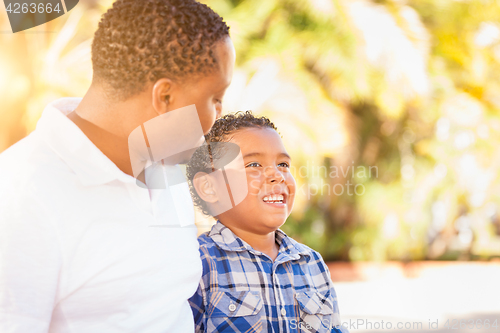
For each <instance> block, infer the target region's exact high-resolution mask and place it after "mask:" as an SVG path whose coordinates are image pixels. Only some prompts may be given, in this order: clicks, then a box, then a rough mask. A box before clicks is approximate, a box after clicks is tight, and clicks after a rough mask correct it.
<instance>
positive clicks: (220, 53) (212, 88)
mask: <svg viewBox="0 0 500 333" xmlns="http://www.w3.org/2000/svg"><path fill="white" fill-rule="evenodd" d="M214 55H215V58H216V59H217V64H216V66H217V69H216V70H214V71H213V72H212V73H210V74H208V75H206V76H200V77H199V78H198V79H193V80H190V81H189V82H188V83H185V84H183V85H182V86H181V89H179V90H178V92H177V93H176V98H175V101H174V102H173V103H172V104H171V105H169V109H171V110H175V109H177V108H181V107H184V106H187V105H192V104H195V105H196V110H197V111H198V117H199V119H200V123H201V127H202V129H203V133H204V134H207V133H208V132H209V131H210V128H212V125H213V124H214V122H215V119H216V118H217V117H219V116H220V115H221V113H222V99H223V98H224V94H225V93H226V89H227V87H228V86H229V84H230V83H231V79H232V77H233V69H234V61H235V51H234V46H233V43H232V41H231V39H230V38H229V37H227V38H225V39H224V40H222V41H219V42H217V44H216V45H215V48H214Z"/></svg>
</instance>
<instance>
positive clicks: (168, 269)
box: [0, 0, 234, 333]
mask: <svg viewBox="0 0 500 333" xmlns="http://www.w3.org/2000/svg"><path fill="white" fill-rule="evenodd" d="M92 64H93V69H94V75H93V80H92V84H91V87H90V88H89V90H88V92H87V93H86V95H85V96H84V97H83V99H77V98H66V99H61V100H58V101H55V102H53V103H51V104H50V105H49V106H47V108H46V109H45V110H44V112H43V114H42V117H41V119H40V121H39V122H38V124H37V128H36V130H35V131H34V132H33V133H31V134H30V135H29V136H28V137H27V138H25V139H23V140H21V141H20V142H18V143H17V144H15V145H14V146H12V147H11V148H9V149H8V150H7V151H5V152H4V153H2V154H0V172H1V174H0V332H2V333H10V332H16V333H17V332H22V333H38V332H51V333H58V332H72V333H73V332H84V333H89V332H103V333H112V332H133V333H148V332H151V333H156V332H182V333H185V332H192V331H193V330H194V323H193V318H192V313H191V310H190V308H189V305H188V302H187V299H188V298H189V297H190V296H191V295H192V294H193V293H194V292H195V291H196V288H197V286H198V283H199V280H200V276H201V263H200V259H199V255H198V244H197V241H196V229H195V228H193V227H189V221H187V222H186V220H189V219H191V220H192V219H193V213H192V209H193V208H192V203H191V201H190V198H189V197H188V196H186V195H183V193H188V191H189V190H188V189H187V184H185V183H184V184H182V186H185V187H186V190H185V191H184V190H182V189H180V190H179V191H178V192H177V193H171V192H168V191H169V189H168V188H167V189H155V190H153V189H148V188H147V187H146V186H138V184H142V183H145V184H146V185H147V183H148V181H147V178H148V175H147V174H145V173H141V175H140V176H139V177H138V179H136V178H135V177H134V176H137V175H135V174H134V172H133V170H132V162H131V155H130V154H129V153H130V152H129V146H128V138H129V136H130V134H131V133H132V132H133V131H134V130H135V129H137V128H140V127H141V126H142V128H144V126H143V124H144V123H147V122H150V121H152V120H153V121H154V119H156V118H159V117H161V116H162V115H163V116H164V115H168V114H169V113H170V112H174V111H175V110H178V109H180V108H183V107H187V106H192V105H194V106H195V107H196V112H197V115H198V117H199V122H200V125H201V128H202V131H203V132H204V133H207V132H208V131H209V129H210V128H211V126H212V125H213V122H214V121H215V118H216V115H217V114H220V112H221V103H222V102H221V100H222V98H223V96H224V93H225V90H226V88H227V87H228V85H229V83H230V80H231V77H232V71H233V66H234V48H233V45H232V43H231V40H230V38H229V30H228V27H227V25H226V24H225V23H224V22H223V20H222V19H221V18H220V17H219V16H218V15H217V14H216V13H214V12H213V11H212V10H211V9H210V8H208V7H207V6H205V5H202V4H200V3H197V2H196V1H194V0H147V1H137V0H118V1H116V2H115V3H114V4H113V7H112V8H111V9H109V10H108V11H107V13H105V14H104V15H103V17H102V20H101V22H100V23H99V28H98V30H97V31H96V33H95V37H94V41H93V44H92ZM181 125H182V124H180V125H179V126H181ZM167 134H168V133H167ZM202 134H203V133H202ZM181 139H182V138H181ZM165 157H166V156H165ZM156 165H159V168H160V169H161V168H165V169H168V168H169V167H168V166H164V165H161V164H158V163H156ZM170 168H171V167H170ZM165 174H167V175H168V172H165ZM167 182H168V177H167ZM183 191H184V192H183ZM165 193H167V194H168V195H165ZM169 195H170V197H169ZM165 198H170V199H171V200H170V201H171V202H168V203H166V201H165V200H163V199H165ZM167 201H168V200H167ZM165 205H167V207H169V209H165ZM173 210H176V212H173ZM172 214H174V215H175V214H176V216H177V217H180V218H179V220H181V221H184V224H183V225H188V227H181V226H180V225H177V226H174V227H171V228H158V227H152V226H155V225H157V224H158V221H165V220H168V218H169V216H173V215H172ZM191 222H192V221H191Z"/></svg>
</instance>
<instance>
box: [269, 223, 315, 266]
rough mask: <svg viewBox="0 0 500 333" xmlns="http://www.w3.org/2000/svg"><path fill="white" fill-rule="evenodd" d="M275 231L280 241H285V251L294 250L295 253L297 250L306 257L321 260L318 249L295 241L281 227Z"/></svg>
mask: <svg viewBox="0 0 500 333" xmlns="http://www.w3.org/2000/svg"><path fill="white" fill-rule="evenodd" d="M276 232H277V234H278V235H277V236H278V238H281V242H284V243H285V244H284V245H285V249H286V251H287V252H295V253H297V252H298V253H299V254H301V255H303V256H306V257H307V256H308V257H310V258H312V259H314V260H323V258H322V257H321V254H320V253H319V252H318V251H316V250H313V249H312V248H310V247H309V246H307V245H305V244H302V243H300V242H298V241H296V240H295V239H293V238H292V237H290V236H288V235H287V234H286V233H285V232H284V231H282V230H281V229H278V230H277V231H276ZM307 261H309V260H307Z"/></svg>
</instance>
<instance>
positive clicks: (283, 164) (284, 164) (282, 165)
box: [278, 162, 290, 168]
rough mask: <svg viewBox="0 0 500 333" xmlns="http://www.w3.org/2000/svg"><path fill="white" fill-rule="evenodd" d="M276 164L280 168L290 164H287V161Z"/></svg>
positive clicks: (287, 166)
mask: <svg viewBox="0 0 500 333" xmlns="http://www.w3.org/2000/svg"><path fill="white" fill-rule="evenodd" d="M278 166H279V167H281V168H289V167H290V164H288V163H287V162H283V163H280V164H278Z"/></svg>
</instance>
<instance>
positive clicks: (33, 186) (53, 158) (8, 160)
mask: <svg viewBox="0 0 500 333" xmlns="http://www.w3.org/2000/svg"><path fill="white" fill-rule="evenodd" d="M64 175H68V176H72V175H73V174H72V172H71V169H70V168H69V167H68V165H67V164H66V163H65V162H64V161H63V160H62V159H61V158H60V157H59V156H58V155H57V154H56V153H55V152H54V151H53V150H52V149H51V148H50V147H49V146H48V145H47V144H46V143H45V142H44V141H43V139H41V138H40V137H39V136H38V135H37V133H36V131H35V132H33V133H31V134H30V135H28V136H27V137H25V138H24V139H22V140H20V141H18V142H17V143H15V144H14V145H12V146H11V147H9V148H8V149H7V150H5V151H4V152H2V153H1V154H0V196H1V197H5V196H8V197H15V196H16V195H22V194H23V193H26V191H30V192H32V191H37V190H38V189H43V188H45V189H47V187H48V188H53V187H55V186H58V185H59V183H60V182H61V181H62V180H63V179H64Z"/></svg>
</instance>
